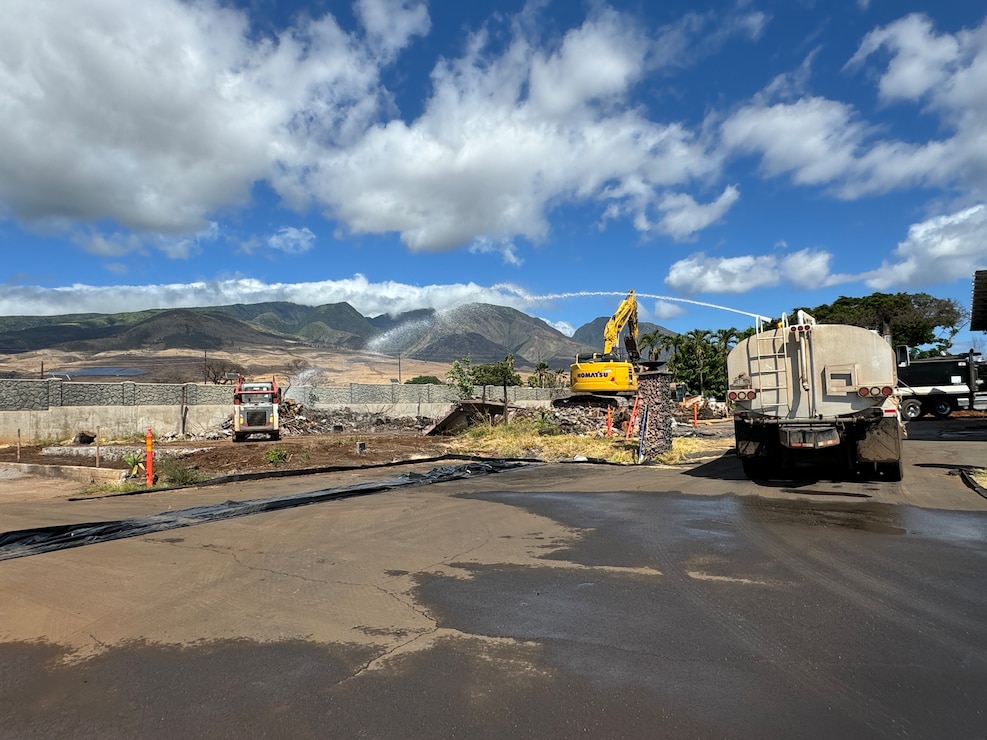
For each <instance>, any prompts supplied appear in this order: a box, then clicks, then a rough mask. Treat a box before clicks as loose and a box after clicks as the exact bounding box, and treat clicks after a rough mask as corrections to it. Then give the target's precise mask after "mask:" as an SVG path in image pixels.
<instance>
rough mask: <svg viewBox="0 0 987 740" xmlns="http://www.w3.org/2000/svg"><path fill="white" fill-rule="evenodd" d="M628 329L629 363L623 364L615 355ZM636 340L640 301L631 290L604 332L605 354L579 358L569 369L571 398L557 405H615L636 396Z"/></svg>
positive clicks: (638, 355) (625, 339) (638, 360)
mask: <svg viewBox="0 0 987 740" xmlns="http://www.w3.org/2000/svg"><path fill="white" fill-rule="evenodd" d="M625 327H626V328H627V336H626V337H624V348H625V349H626V351H627V359H626V360H623V359H621V358H619V357H616V356H615V355H614V354H613V351H614V348H615V347H616V346H617V343H618V341H619V339H620V333H621V332H622V331H623V330H624V328H625ZM637 336H638V328H637V297H636V296H635V295H634V291H633V290H630V291H628V292H627V297H626V298H625V299H624V300H623V301H622V302H621V304H620V305H619V306H618V307H617V310H616V311H614V314H613V316H611V317H610V320H609V321H607V325H606V328H605V329H604V330H603V354H599V353H597V352H594V353H593V354H588V355H576V361H575V362H574V363H573V364H572V366H571V367H570V368H569V390H570V391H572V395H570V396H569V397H568V398H564V399H559V401H561V402H562V403H561V404H558V405H564V406H570V405H577V404H578V405H615V404H618V403H620V401H618V400H617V399H621V398H633V397H634V396H635V395H637V365H638V363H639V362H640V361H641V353H640V352H639V351H638V348H637Z"/></svg>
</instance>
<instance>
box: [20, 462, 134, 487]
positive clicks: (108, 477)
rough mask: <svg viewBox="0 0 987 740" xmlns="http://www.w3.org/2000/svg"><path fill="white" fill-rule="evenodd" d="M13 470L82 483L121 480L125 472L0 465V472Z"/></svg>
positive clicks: (31, 465) (87, 468) (57, 466)
mask: <svg viewBox="0 0 987 740" xmlns="http://www.w3.org/2000/svg"><path fill="white" fill-rule="evenodd" d="M3 469H6V470H15V471H17V472H19V473H23V474H24V475H36V476H38V477H41V478H65V479H68V480H74V481H81V482H83V483H103V482H107V481H110V482H116V481H120V480H123V478H124V477H125V476H126V475H127V471H126V470H121V469H120V468H95V467H82V466H78V465H39V464H37V463H18V462H3V463H0V470H3Z"/></svg>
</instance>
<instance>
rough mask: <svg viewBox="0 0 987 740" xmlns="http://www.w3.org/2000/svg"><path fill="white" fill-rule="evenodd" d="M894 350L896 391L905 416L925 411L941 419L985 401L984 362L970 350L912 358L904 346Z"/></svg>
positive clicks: (912, 416)
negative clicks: (896, 379) (896, 370)
mask: <svg viewBox="0 0 987 740" xmlns="http://www.w3.org/2000/svg"><path fill="white" fill-rule="evenodd" d="M897 351H898V392H899V395H900V396H901V415H902V416H903V417H904V418H905V419H908V420H911V419H917V418H918V417H920V416H924V415H925V414H933V415H935V416H937V417H939V418H940V419H944V418H946V417H947V416H949V415H950V414H951V413H952V412H953V411H956V410H957V409H959V408H963V407H971V406H972V407H974V408H980V407H983V406H984V405H985V403H987V395H985V393H984V391H985V390H987V389H985V388H984V381H985V380H987V364H985V362H984V359H983V358H982V357H980V356H979V355H975V354H974V353H973V351H972V350H971V351H970V353H969V354H966V355H948V356H945V357H931V358H928V359H922V360H913V359H911V358H910V355H909V349H908V347H906V346H904V345H902V346H900V347H898V350H897Z"/></svg>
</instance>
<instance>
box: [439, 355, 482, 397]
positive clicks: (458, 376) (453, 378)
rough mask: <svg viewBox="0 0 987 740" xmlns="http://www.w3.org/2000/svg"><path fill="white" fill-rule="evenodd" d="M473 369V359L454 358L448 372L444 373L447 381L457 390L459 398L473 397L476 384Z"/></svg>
mask: <svg viewBox="0 0 987 740" xmlns="http://www.w3.org/2000/svg"><path fill="white" fill-rule="evenodd" d="M473 370H474V368H473V361H472V360H471V359H470V358H469V357H464V358H463V359H462V360H455V361H454V362H453V363H452V367H451V368H450V369H449V372H447V373H446V377H447V378H448V379H449V382H450V383H451V384H452V385H454V386H455V387H456V390H458V391H459V397H460V398H463V399H466V398H472V397H473V393H474V386H476V382H475V381H474V379H473Z"/></svg>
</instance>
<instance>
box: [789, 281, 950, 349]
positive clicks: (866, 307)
mask: <svg viewBox="0 0 987 740" xmlns="http://www.w3.org/2000/svg"><path fill="white" fill-rule="evenodd" d="M807 310H808V311H809V313H810V314H812V315H813V316H814V317H815V318H816V321H818V322H819V323H824V324H852V325H854V326H862V327H864V328H865V329H873V330H875V331H878V332H880V333H881V334H882V335H884V336H890V337H891V344H892V345H899V344H907V345H908V346H909V347H913V348H918V347H922V346H925V345H934V349H932V350H927V351H925V352H924V353H921V354H938V353H939V352H940V351H945V350H948V349H949V346H950V344H951V343H952V340H953V337H955V336H956V334H957V332H959V329H960V327H961V326H962V325H963V323H964V321H966V320H967V319H968V318H969V314H968V312H967V311H966V310H965V309H964V308H963V307H962V306H960V305H959V303H957V302H956V301H954V300H953V299H951V298H934V297H933V296H931V295H929V294H928V293H872V294H871V295H869V296H864V297H863V298H850V297H847V296H840V297H839V298H837V299H836V300H835V301H834V302H833V303H831V304H823V305H821V306H816V307H815V308H812V309H807ZM793 313H794V312H793ZM916 352H920V351H918V350H916Z"/></svg>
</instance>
